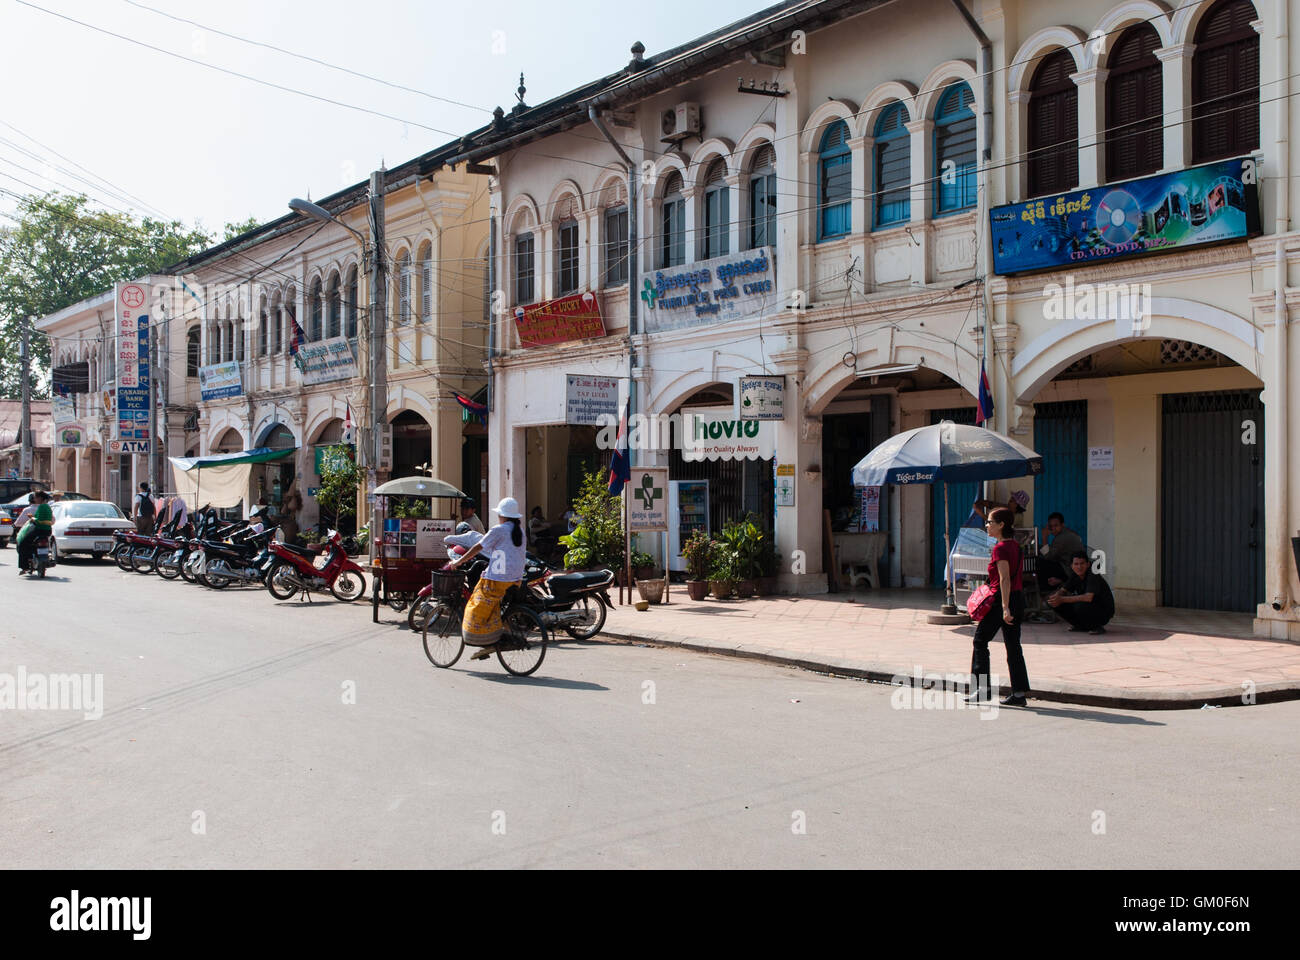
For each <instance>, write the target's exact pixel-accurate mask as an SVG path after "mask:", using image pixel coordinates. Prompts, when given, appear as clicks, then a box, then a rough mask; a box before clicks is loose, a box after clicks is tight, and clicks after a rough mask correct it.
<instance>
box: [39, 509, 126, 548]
mask: <svg viewBox="0 0 1300 960" xmlns="http://www.w3.org/2000/svg"><path fill="white" fill-rule="evenodd" d="M50 506H51V507H52V508H53V509H54V539H53V541H52V542H51V543H50V555H51V559H56V560H57V558H58V557H60V556H63V555H66V554H69V553H88V554H90V555H91V556H92V557H94V558H95V559H96V560H98V559H100V558H101V557H103V556H104V554H106V553H108V552H109V551H110V550H112V549H113V531H114V530H134V529H135V524H134V523H132V522H131V521H130V520H128V519H127V518H126V515H125V514H123V513H122V511H121V510H120V509H118V506H117V504H115V503H108V502H107V501H104V500H62V501H60V502H58V503H54V504H51V505H50Z"/></svg>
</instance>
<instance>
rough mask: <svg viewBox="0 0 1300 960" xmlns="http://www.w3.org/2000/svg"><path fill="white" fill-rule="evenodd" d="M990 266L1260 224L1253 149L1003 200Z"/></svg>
mask: <svg viewBox="0 0 1300 960" xmlns="http://www.w3.org/2000/svg"><path fill="white" fill-rule="evenodd" d="M989 223H990V228H991V229H990V232H991V236H992V241H993V272H994V273H1000V274H1011V273H1023V272H1025V271H1028V270H1043V269H1048V268H1052V267H1069V266H1086V265H1087V264H1090V263H1096V262H1099V261H1102V260H1113V259H1116V258H1118V257H1129V256H1134V255H1140V254H1147V253H1169V252H1171V251H1173V250H1180V249H1183V248H1187V247H1197V246H1202V245H1204V244H1209V243H1222V242H1223V241H1225V240H1243V239H1245V238H1246V237H1252V236H1255V235H1256V234H1258V233H1259V232H1260V223H1259V195H1258V187H1257V171H1256V161H1255V158H1254V157H1239V158H1237V159H1235V160H1219V161H1216V162H1214V163H1207V164H1204V165H1202V166H1199V167H1191V168H1189V169H1187V170H1179V171H1176V172H1173V173H1162V174H1157V175H1156V176H1154V177H1143V178H1142V179H1140V180H1130V181H1127V182H1126V183H1114V184H1105V185H1104V186H1100V187H1093V188H1091V189H1089V190H1075V191H1073V192H1071V193H1063V194H1059V195H1057V196H1053V197H1043V198H1041V199H1037V200H1028V201H1025V202H1023V203H1008V204H1005V205H1004V206H1000V207H994V208H993V209H992V210H990V211H989Z"/></svg>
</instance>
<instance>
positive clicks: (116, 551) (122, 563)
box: [113, 543, 131, 573]
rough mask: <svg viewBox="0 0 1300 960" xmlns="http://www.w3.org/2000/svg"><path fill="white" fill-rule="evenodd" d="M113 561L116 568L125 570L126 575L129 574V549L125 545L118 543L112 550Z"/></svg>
mask: <svg viewBox="0 0 1300 960" xmlns="http://www.w3.org/2000/svg"><path fill="white" fill-rule="evenodd" d="M113 560H114V561H115V562H116V563H117V565H118V567H120V568H121V569H123V570H125V571H126V572H127V573H130V572H131V548H130V547H129V546H127V545H126V544H125V543H119V544H118V545H117V546H116V547H114V548H113Z"/></svg>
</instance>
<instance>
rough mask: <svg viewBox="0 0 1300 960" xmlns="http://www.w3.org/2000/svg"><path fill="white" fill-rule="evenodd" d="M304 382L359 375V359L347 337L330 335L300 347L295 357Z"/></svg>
mask: <svg viewBox="0 0 1300 960" xmlns="http://www.w3.org/2000/svg"><path fill="white" fill-rule="evenodd" d="M294 363H295V364H297V366H298V372H299V373H301V374H302V382H303V383H304V384H313V383H330V382H332V381H334V380H350V379H351V378H352V377H355V376H356V375H357V361H356V358H355V357H353V355H352V347H351V345H350V344H349V343H348V338H347V337H330V338H329V339H328V340H318V341H316V342H315V343H304V344H302V345H301V346H300V347H298V353H297V355H296V356H295V357H294Z"/></svg>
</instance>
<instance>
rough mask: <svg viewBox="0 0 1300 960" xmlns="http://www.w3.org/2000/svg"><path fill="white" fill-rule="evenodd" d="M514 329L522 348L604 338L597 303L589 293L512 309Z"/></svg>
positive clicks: (593, 295)
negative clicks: (517, 332) (516, 331)
mask: <svg viewBox="0 0 1300 960" xmlns="http://www.w3.org/2000/svg"><path fill="white" fill-rule="evenodd" d="M515 327H516V328H517V329H518V331H519V342H520V344H521V345H523V346H525V347H540V346H545V345H546V344H550V343H567V342H568V341H570V340H589V339H591V338H593V337H603V336H604V335H605V321H604V319H603V318H602V317H601V315H600V301H599V300H597V299H596V295H595V294H594V293H592V292H590V291H588V292H587V293H576V294H574V295H573V296H571V297H561V298H560V299H559V300H546V301H544V302H542V303H534V304H533V305H532V306H529V307H515Z"/></svg>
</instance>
